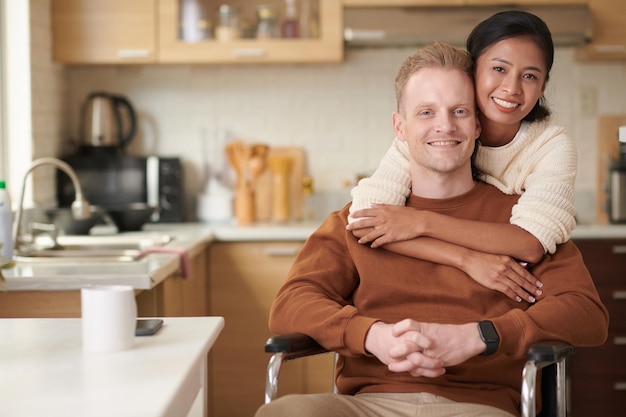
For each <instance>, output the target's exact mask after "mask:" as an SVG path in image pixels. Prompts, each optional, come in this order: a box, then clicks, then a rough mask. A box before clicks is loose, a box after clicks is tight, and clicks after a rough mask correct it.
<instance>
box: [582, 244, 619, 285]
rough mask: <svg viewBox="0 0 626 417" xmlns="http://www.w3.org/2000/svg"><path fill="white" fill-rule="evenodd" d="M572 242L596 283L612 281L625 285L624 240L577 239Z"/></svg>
mask: <svg viewBox="0 0 626 417" xmlns="http://www.w3.org/2000/svg"><path fill="white" fill-rule="evenodd" d="M574 243H575V244H576V246H577V247H578V249H579V250H580V252H581V253H582V255H583V259H584V261H585V265H587V268H588V269H589V272H591V276H592V277H593V280H594V282H595V283H596V285H601V284H603V283H607V282H614V283H622V284H624V286H626V240H624V239H598V240H593V239H591V240H579V239H577V240H575V241H574Z"/></svg>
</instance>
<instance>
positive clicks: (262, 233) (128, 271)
mask: <svg viewBox="0 0 626 417" xmlns="http://www.w3.org/2000/svg"><path fill="white" fill-rule="evenodd" d="M319 224H320V222H315V221H314V222H305V223H302V222H294V223H284V224H272V223H258V224H254V225H251V226H246V227H237V226H236V224H234V223H219V224H208V223H168V224H150V225H147V226H145V228H144V231H143V232H133V233H146V234H150V233H154V232H160V233H166V234H169V235H171V236H172V237H173V238H174V239H173V241H172V242H171V243H169V244H168V245H167V246H169V247H177V248H183V249H184V250H185V251H187V253H188V254H190V255H192V254H193V253H194V251H197V250H201V249H203V248H204V247H205V246H206V245H208V244H210V242H212V241H221V242H242V241H304V240H306V239H307V237H308V236H309V235H310V234H311V233H313V232H314V231H315V229H316V228H317V227H318V226H319ZM573 238H574V239H619V238H623V239H626V225H581V226H578V227H577V228H576V229H575V230H574V233H573ZM179 268H180V259H179V256H178V255H176V254H150V255H147V256H145V257H143V258H142V259H140V260H138V261H134V262H128V261H125V262H110V261H105V262H76V260H75V259H74V260H72V261H71V262H70V261H66V262H65V261H58V260H57V261H54V262H50V263H43V262H37V263H35V262H29V263H20V262H18V264H17V266H16V267H15V268H12V269H8V270H5V271H3V272H4V275H5V277H6V285H5V288H6V289H7V290H9V291H17V290H22V291H23V290H26V291H29V290H72V289H79V288H82V287H84V286H86V285H91V284H103V283H106V284H110V285H115V284H123V285H131V286H133V287H134V288H136V289H150V288H153V287H154V286H156V285H157V284H159V283H160V282H162V281H163V280H164V279H165V278H166V277H168V276H170V275H172V274H174V273H175V272H176V271H177V270H179Z"/></svg>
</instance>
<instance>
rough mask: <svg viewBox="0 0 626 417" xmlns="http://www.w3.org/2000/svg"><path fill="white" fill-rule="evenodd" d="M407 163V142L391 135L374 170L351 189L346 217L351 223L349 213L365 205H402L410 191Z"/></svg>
mask: <svg viewBox="0 0 626 417" xmlns="http://www.w3.org/2000/svg"><path fill="white" fill-rule="evenodd" d="M409 165H410V164H409V148H408V146H407V144H406V143H405V142H402V141H400V140H399V139H398V138H395V139H394V140H393V143H392V145H391V147H390V148H389V150H388V151H387V153H386V154H385V156H384V157H383V159H382V160H381V161H380V165H379V166H378V168H377V169H376V171H375V172H374V174H372V176H371V177H369V178H363V179H362V180H361V181H359V183H358V184H357V186H356V187H354V188H353V189H352V192H351V194H352V206H351V207H350V216H349V217H348V221H349V222H350V223H352V222H353V221H354V220H355V219H353V218H352V213H354V212H355V211H357V210H361V209H365V208H369V207H371V206H372V204H375V203H381V204H392V205H396V206H400V205H404V203H405V202H406V198H407V197H408V196H409V193H410V192H411V172H410V168H409Z"/></svg>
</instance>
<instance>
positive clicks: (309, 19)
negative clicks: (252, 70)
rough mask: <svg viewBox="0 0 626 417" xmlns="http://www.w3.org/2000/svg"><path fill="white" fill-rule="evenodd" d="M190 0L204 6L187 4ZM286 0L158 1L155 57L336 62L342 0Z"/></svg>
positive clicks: (197, 60)
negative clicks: (226, 2)
mask: <svg viewBox="0 0 626 417" xmlns="http://www.w3.org/2000/svg"><path fill="white" fill-rule="evenodd" d="M190 2H191V3H192V4H196V5H197V4H200V5H201V6H202V5H204V8H202V7H200V8H197V7H191V8H188V7H186V5H187V4H188V3H190ZM288 3H289V2H287V1H286V0H256V1H250V0H229V1H228V5H227V6H224V5H221V3H220V2H216V1H207V0H159V62H163V63H203V62H216V63H300V62H340V61H341V60H342V59H343V34H342V33H343V32H342V26H343V18H342V16H343V15H342V11H343V8H342V7H341V2H340V1H339V0H305V1H302V0H298V1H294V2H293V3H294V4H295V7H294V8H293V9H291V10H289V8H288V7H287V4H288ZM290 12H291V13H290ZM194 14H195V15H196V16H194ZM190 15H191V16H190ZM197 16H199V18H198V17H197ZM195 22H198V23H199V27H200V30H199V31H198V30H194V23H195ZM196 28H197V26H196ZM188 29H190V30H188Z"/></svg>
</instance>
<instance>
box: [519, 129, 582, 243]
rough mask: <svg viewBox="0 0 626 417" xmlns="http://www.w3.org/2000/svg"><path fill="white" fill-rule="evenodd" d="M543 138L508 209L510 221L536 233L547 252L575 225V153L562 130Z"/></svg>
mask: <svg viewBox="0 0 626 417" xmlns="http://www.w3.org/2000/svg"><path fill="white" fill-rule="evenodd" d="M550 136H551V137H550V138H549V139H547V140H546V141H545V143H544V144H543V146H541V148H540V149H538V150H537V152H535V153H534V155H535V158H534V159H532V160H531V161H528V162H529V167H530V169H531V170H532V171H527V172H526V173H525V174H524V176H525V178H526V181H525V186H524V192H523V193H522V196H521V197H520V199H519V201H518V203H517V204H516V205H515V206H514V207H513V210H512V213H511V224H514V225H517V226H519V227H521V228H522V229H524V230H526V231H528V232H529V233H531V234H532V235H533V236H535V237H536V238H537V239H538V240H539V241H540V242H541V244H542V245H543V247H544V250H545V251H547V252H548V253H554V252H555V251H556V246H557V245H558V244H561V243H564V242H566V241H568V240H569V238H570V236H571V234H572V230H574V228H575V227H576V220H575V215H576V208H575V206H574V182H575V180H576V164H577V154H576V146H575V144H574V143H573V141H572V140H571V139H570V138H569V136H568V135H566V134H565V133H564V132H562V131H561V133H560V134H558V135H555V136H552V135H550Z"/></svg>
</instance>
